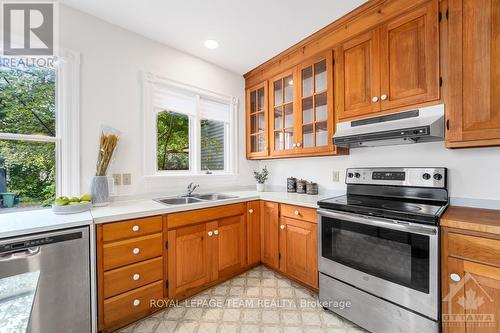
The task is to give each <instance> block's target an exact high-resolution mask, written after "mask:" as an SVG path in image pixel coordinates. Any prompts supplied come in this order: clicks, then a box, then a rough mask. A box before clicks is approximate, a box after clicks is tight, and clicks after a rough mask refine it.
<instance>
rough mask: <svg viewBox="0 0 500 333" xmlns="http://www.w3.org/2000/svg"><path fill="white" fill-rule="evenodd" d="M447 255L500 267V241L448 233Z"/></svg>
mask: <svg viewBox="0 0 500 333" xmlns="http://www.w3.org/2000/svg"><path fill="white" fill-rule="evenodd" d="M448 254H449V255H452V256H453V255H455V256H458V257H461V258H464V259H471V260H477V261H481V262H484V263H487V264H490V265H495V266H499V267H500V240H495V239H490V238H482V237H476V236H469V235H462V234H458V233H453V232H450V233H449V234H448Z"/></svg>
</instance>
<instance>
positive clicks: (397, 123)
mask: <svg viewBox="0 0 500 333" xmlns="http://www.w3.org/2000/svg"><path fill="white" fill-rule="evenodd" d="M443 140H444V104H439V105H433V106H429V107H425V108H420V109H417V110H411V111H404V112H399V113H394V114H389V115H385V116H378V117H371V118H367V119H361V120H353V121H346V122H341V123H338V124H337V130H336V132H335V135H334V137H333V143H334V144H335V145H336V146H337V147H345V148H359V147H373V146H389V145H400V144H409V143H419V142H432V141H443Z"/></svg>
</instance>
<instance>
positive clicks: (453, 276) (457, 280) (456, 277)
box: [450, 273, 462, 282]
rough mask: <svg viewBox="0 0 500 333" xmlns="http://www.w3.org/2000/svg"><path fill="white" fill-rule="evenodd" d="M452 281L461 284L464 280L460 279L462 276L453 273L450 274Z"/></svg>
mask: <svg viewBox="0 0 500 333" xmlns="http://www.w3.org/2000/svg"><path fill="white" fill-rule="evenodd" d="M450 279H451V280H452V281H455V282H459V281H460V280H462V278H461V277H460V275H458V274H456V273H451V274H450Z"/></svg>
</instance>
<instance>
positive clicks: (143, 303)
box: [104, 281, 163, 327]
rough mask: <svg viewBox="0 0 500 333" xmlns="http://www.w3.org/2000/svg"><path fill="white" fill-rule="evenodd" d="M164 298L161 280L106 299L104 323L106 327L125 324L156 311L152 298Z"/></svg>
mask: <svg viewBox="0 0 500 333" xmlns="http://www.w3.org/2000/svg"><path fill="white" fill-rule="evenodd" d="M159 299H163V283H162V282H161V281H158V282H155V283H151V284H148V285H146V286H144V287H141V288H138V289H134V290H132V291H129V292H128V293H125V294H121V295H118V296H116V297H112V298H108V299H107V300H104V325H105V326H106V327H117V326H123V325H125V324H127V323H130V322H132V321H134V320H136V319H139V318H141V317H143V316H144V315H146V314H147V313H148V312H153V311H155V308H151V307H150V301H151V300H159Z"/></svg>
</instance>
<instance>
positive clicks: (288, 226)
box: [280, 217, 318, 288]
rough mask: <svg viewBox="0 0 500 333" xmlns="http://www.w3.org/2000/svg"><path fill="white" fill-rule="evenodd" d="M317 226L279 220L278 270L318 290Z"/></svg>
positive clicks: (283, 218) (294, 220)
mask: <svg viewBox="0 0 500 333" xmlns="http://www.w3.org/2000/svg"><path fill="white" fill-rule="evenodd" d="M317 240H318V237H317V225H316V224H315V223H310V222H304V221H300V220H296V219H291V218H288V217H282V218H281V220H280V270H282V271H283V272H285V273H286V274H287V275H289V276H291V277H293V278H295V279H297V280H299V281H301V282H303V283H305V284H307V285H309V286H311V287H313V288H318V241H317Z"/></svg>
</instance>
